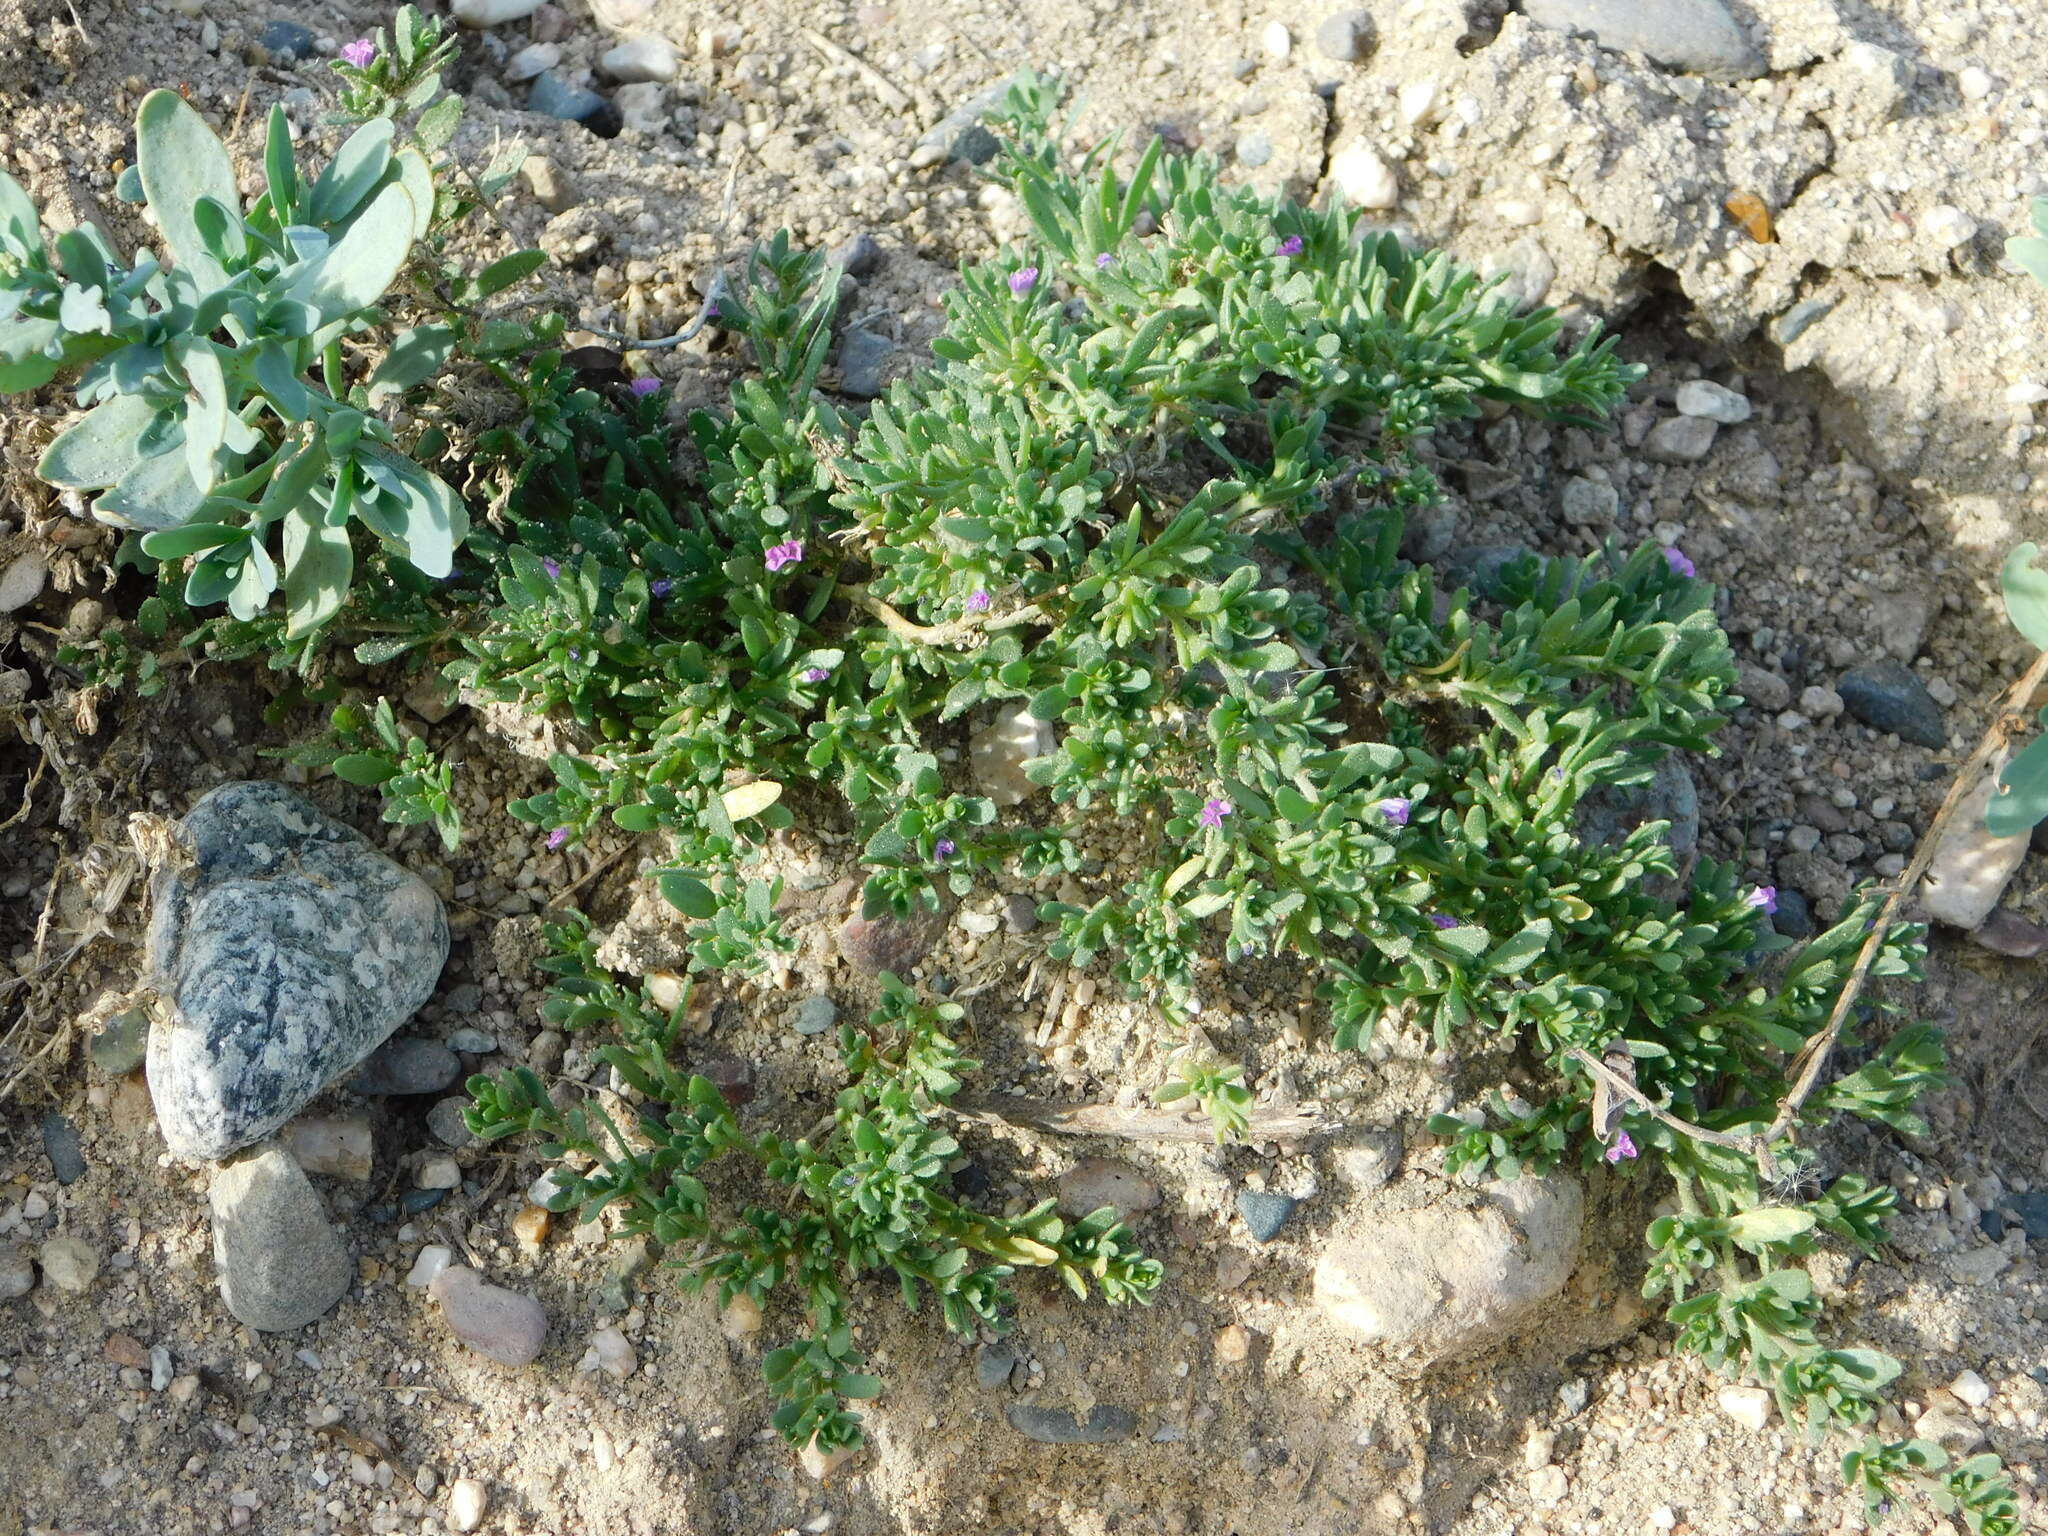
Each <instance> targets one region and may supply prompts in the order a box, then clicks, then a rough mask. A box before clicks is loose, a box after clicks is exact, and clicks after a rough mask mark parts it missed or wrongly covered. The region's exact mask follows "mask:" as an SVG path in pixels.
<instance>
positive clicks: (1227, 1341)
mask: <svg viewBox="0 0 2048 1536" xmlns="http://www.w3.org/2000/svg"><path fill="white" fill-rule="evenodd" d="M1251 1352H1252V1334H1251V1330H1250V1329H1249V1328H1247V1327H1245V1325H1244V1324H1243V1323H1228V1324H1225V1325H1224V1326H1223V1327H1221V1328H1218V1329H1217V1330H1216V1358H1217V1359H1218V1360H1221V1361H1222V1362H1223V1363H1224V1364H1225V1365H1236V1364H1237V1363H1238V1362H1239V1361H1241V1360H1243V1359H1244V1357H1245V1356H1247V1355H1249V1354H1250V1353H1251Z"/></svg>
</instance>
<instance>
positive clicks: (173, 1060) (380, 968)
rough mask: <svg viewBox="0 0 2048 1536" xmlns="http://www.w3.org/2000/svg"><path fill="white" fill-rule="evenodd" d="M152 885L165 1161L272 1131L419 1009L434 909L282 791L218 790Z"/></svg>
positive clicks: (429, 899)
mask: <svg viewBox="0 0 2048 1536" xmlns="http://www.w3.org/2000/svg"><path fill="white" fill-rule="evenodd" d="M184 831H185V834H186V836H187V837H188V839H189V840H190V843H191V848H192V852H193V854H194V857H195V859H196V862H195V863H194V864H193V865H192V866H190V867H188V868H175V867H167V868H166V869H165V870H163V871H162V872H160V873H159V874H158V876H157V878H156V882H155V888H154V890H153V892H152V896H153V899H154V903H155V911H154V913H153V915H152V917H151V920H150V933H149V970H150V980H151V982H152V983H153V984H154V985H155V987H156V988H157V991H158V992H159V994H160V995H161V996H162V998H163V1001H164V1003H165V1006H166V1015H165V1016H163V1017H160V1018H159V1019H158V1021H157V1023H156V1025H155V1027H154V1028H153V1029H152V1030H151V1032H150V1039H149V1088H150V1093H151V1096H152V1097H153V1098H154V1099H155V1101H156V1113H157V1121H158V1123H159V1124H160V1125H161V1126H162V1127H163V1133H164V1140H165V1141H166V1142H167V1143H168V1144H169V1146H170V1149H171V1150H172V1151H173V1152H176V1153H178V1154H179V1155H181V1156H184V1157H224V1156H226V1155H227V1154H228V1153H230V1152H232V1151H234V1150H236V1149H237V1148H238V1147H245V1146H248V1145H249V1144H250V1143H251V1142H254V1141H258V1140H260V1139H262V1138H263V1137H264V1136H267V1135H268V1134H269V1133H270V1132H271V1131H273V1130H275V1129H276V1128H277V1127H278V1126H280V1125H282V1124H284V1122H285V1121H287V1120H289V1119H290V1118H291V1117H292V1116H293V1115H294V1114H296V1113H297V1112H298V1110H299V1109H300V1107H301V1106H302V1105H304V1104H305V1103H306V1102H307V1100H309V1099H311V1098H312V1097H313V1096H314V1095H315V1094H317V1093H318V1092H320V1090H321V1089H323V1088H325V1087H326V1086H327V1085H328V1084H329V1083H331V1082H333V1081H334V1080H335V1079H337V1078H339V1077H340V1076H342V1074H344V1073H346V1072H347V1071H349V1070H350V1069H351V1068H353V1067H354V1066H355V1065H356V1064H357V1063H358V1062H360V1061H361V1060H362V1059H363V1058H364V1057H366V1056H368V1055H369V1054H370V1052H371V1051H373V1050H375V1049H376V1048H377V1046H378V1044H379V1043H380V1042H381V1041H382V1040H383V1039H384V1038H385V1036H387V1035H389V1034H390V1033H391V1032H392V1031H393V1030H395V1029H396V1028H398V1026H399V1025H400V1024H402V1023H404V1022H405V1021H406V1020H407V1019H408V1018H410V1017H411V1016H412V1015H413V1013H414V1012H416V1011H417V1010H418V1009H419V1007H420V1005H421V1004H422V1003H424V1002H425V1001H426V1000H427V999H428V998H429V997H430V996H432V995H433V991H434V984H435V981H436V980H437V979H438V978H439V976H440V974H441V966H442V964H443V963H444V962H445V961H446V960H447V958H448V920H447V916H446V914H445V913H444V912H443V911H442V908H441V899H440V897H438V896H436V895H435V894H434V892H433V889H432V888H431V887H430V886H428V885H427V883H426V882H425V881H424V880H421V879H420V878H419V877H418V876H416V875H413V874H411V873H409V872H408V871H406V870H405V869H404V868H402V867H401V866H399V865H398V864H395V863H393V862H392V861H391V860H390V859H388V858H386V857H385V856H384V855H383V854H382V853H380V852H378V851H377V849H376V848H374V847H373V846H372V845H371V844H370V842H369V840H368V839H366V838H364V837H363V836H362V835H361V834H360V833H357V832H355V831H353V830H352V829H350V828H348V827H345V826H343V825H342V824H341V823H340V822H337V821H333V820H330V819H329V818H328V817H326V816H324V815H322V814H321V813H320V812H319V811H317V810H315V809H314V808H313V807H312V806H311V805H309V804H308V803H307V802H306V801H305V800H303V799H301V798H300V797H299V796H298V795H297V794H295V793H293V792H292V791H291V790H290V789H287V788H286V787H285V786H284V785H282V784H265V783H236V784H223V785H222V786H221V787H220V788H218V789H216V790H214V791H213V792H212V793H210V794H208V795H207V796H206V797H205V798H204V799H203V800H201V801H200V802H199V803H198V804H197V805H195V806H194V807H193V808H192V811H191V813H190V814H189V815H187V816H186V818H185V821H184Z"/></svg>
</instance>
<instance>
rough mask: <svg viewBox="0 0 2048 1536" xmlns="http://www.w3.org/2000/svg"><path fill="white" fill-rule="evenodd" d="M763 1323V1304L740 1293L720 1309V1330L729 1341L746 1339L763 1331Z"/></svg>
mask: <svg viewBox="0 0 2048 1536" xmlns="http://www.w3.org/2000/svg"><path fill="white" fill-rule="evenodd" d="M761 1321H762V1318H761V1304H760V1303H759V1302H758V1301H756V1300H754V1298H753V1297H751V1296H749V1295H748V1294H747V1293H746V1292H745V1291H739V1292H736V1293H735V1294H734V1296H733V1298H732V1300H731V1301H728V1302H727V1303H726V1304H725V1305H724V1306H723V1307H722V1308H720V1309H719V1313H718V1330H719V1332H721V1333H723V1334H724V1335H725V1336H726V1337H727V1338H728V1339H744V1338H748V1337H750V1336H751V1335H753V1334H757V1333H759V1332H760V1331H761Z"/></svg>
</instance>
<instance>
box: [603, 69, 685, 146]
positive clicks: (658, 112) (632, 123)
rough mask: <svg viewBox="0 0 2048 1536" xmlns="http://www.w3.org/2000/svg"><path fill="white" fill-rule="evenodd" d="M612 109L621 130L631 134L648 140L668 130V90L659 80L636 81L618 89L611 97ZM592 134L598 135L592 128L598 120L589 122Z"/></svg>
mask: <svg viewBox="0 0 2048 1536" xmlns="http://www.w3.org/2000/svg"><path fill="white" fill-rule="evenodd" d="M612 105H613V107H614V108H616V110H617V112H618V117H619V123H620V126H621V127H625V128H630V129H631V130H632V131H633V132H635V133H641V134H646V135H648V136H650V137H652V136H653V135H655V134H659V133H662V132H665V131H666V130H667V128H668V122H669V116H668V87H667V86H666V85H664V84H662V83H661V82H660V81H659V80H636V81H635V82H634V83H633V84H631V85H622V86H620V87H619V88H618V90H616V91H614V92H613V93H612ZM590 121H591V122H592V124H593V131H595V132H599V133H600V134H601V133H602V129H601V128H598V127H596V126H595V125H596V124H597V123H598V121H599V120H598V119H595V118H593V119H591V120H590Z"/></svg>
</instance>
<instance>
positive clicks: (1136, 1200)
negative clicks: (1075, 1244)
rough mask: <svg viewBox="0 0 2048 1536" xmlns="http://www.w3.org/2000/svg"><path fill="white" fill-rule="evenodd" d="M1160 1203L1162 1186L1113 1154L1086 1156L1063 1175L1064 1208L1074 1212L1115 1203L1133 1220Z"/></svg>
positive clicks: (1120, 1212) (1080, 1213)
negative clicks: (1119, 1160) (1112, 1155)
mask: <svg viewBox="0 0 2048 1536" xmlns="http://www.w3.org/2000/svg"><path fill="white" fill-rule="evenodd" d="M1158 1203H1159V1186H1158V1185H1157V1184H1155V1183H1153V1182H1152V1180H1150V1179H1148V1178H1146V1177H1145V1175H1144V1174H1142V1173H1140V1172H1139V1171H1138V1170H1137V1169H1135V1168H1133V1167H1132V1166H1131V1165H1130V1164H1129V1163H1120V1162H1118V1161H1117V1160H1116V1159H1115V1158H1111V1157H1084V1158H1082V1159H1081V1160H1080V1161H1079V1162H1077V1163H1076V1164H1074V1166H1073V1167H1071V1168H1069V1169H1068V1170H1067V1171H1066V1172H1065V1173H1064V1174H1062V1175H1061V1176H1060V1209H1061V1210H1063V1211H1065V1212H1066V1213H1067V1214H1068V1215H1070V1216H1086V1215H1088V1214H1089V1213H1090V1212H1093V1211H1099V1210H1101V1209H1102V1207H1104V1206H1105V1205H1107V1206H1113V1207H1115V1209H1116V1213H1117V1215H1118V1216H1120V1217H1122V1218H1123V1219H1124V1220H1125V1221H1129V1220H1130V1219H1131V1218H1132V1217H1134V1216H1140V1215H1143V1214H1144V1213H1145V1212H1146V1211H1149V1210H1151V1209H1152V1207H1153V1206H1155V1205H1157V1204H1158Z"/></svg>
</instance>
